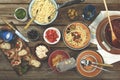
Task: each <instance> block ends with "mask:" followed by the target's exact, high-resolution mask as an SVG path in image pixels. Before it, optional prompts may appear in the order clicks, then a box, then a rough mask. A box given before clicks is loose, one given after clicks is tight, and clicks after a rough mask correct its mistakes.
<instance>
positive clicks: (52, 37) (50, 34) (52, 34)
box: [43, 27, 61, 44]
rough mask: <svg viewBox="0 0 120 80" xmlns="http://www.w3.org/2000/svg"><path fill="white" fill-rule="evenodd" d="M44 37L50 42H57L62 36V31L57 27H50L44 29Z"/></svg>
mask: <svg viewBox="0 0 120 80" xmlns="http://www.w3.org/2000/svg"><path fill="white" fill-rule="evenodd" d="M43 38H44V40H45V41H46V42H47V43H48V44H56V43H58V42H59V40H60V38H61V33H60V31H59V29H57V28H55V27H49V28H47V29H46V30H45V31H44V33H43Z"/></svg>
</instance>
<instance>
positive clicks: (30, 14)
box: [28, 0, 58, 25]
mask: <svg viewBox="0 0 120 80" xmlns="http://www.w3.org/2000/svg"><path fill="white" fill-rule="evenodd" d="M34 2H35V0H32V1H31V3H30V5H29V9H28V13H29V16H30V18H32V17H33V16H32V13H31V9H32V6H33V4H34ZM51 2H52V3H53V4H54V5H55V7H56V9H57V8H58V5H57V4H56V2H55V0H51ZM55 13H56V14H55V16H54V18H53V19H52V20H51V21H50V22H48V23H44V24H43V23H40V22H38V21H37V20H34V22H35V23H37V24H38V25H48V24H50V23H52V22H53V21H54V20H55V19H56V17H57V15H58V11H56V12H55ZM39 16H40V15H39Z"/></svg>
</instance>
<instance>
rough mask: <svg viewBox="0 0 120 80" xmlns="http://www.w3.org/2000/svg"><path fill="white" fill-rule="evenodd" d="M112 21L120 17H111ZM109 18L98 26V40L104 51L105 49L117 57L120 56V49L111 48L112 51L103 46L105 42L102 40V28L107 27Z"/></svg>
mask: <svg viewBox="0 0 120 80" xmlns="http://www.w3.org/2000/svg"><path fill="white" fill-rule="evenodd" d="M110 18H111V20H113V19H116V18H120V16H119V15H111V16H110ZM107 20H108V19H107V17H106V18H104V19H103V20H102V21H101V22H100V23H99V25H98V26H97V29H96V40H97V41H98V44H99V45H100V47H101V48H102V49H104V50H105V51H107V52H109V53H110V54H115V55H119V54H120V49H116V48H113V47H112V48H110V50H107V48H106V47H105V46H104V45H103V44H102V42H103V41H104V40H103V39H102V38H101V36H100V35H101V30H102V28H103V27H104V26H105V24H106V22H107Z"/></svg>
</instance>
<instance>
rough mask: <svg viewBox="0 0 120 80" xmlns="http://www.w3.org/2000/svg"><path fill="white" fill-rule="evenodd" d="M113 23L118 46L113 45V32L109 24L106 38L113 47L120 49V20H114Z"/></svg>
mask: <svg viewBox="0 0 120 80" xmlns="http://www.w3.org/2000/svg"><path fill="white" fill-rule="evenodd" d="M111 22H112V27H113V31H114V33H115V35H116V37H117V41H116V44H114V45H113V43H112V38H111V30H110V26H109V24H107V26H106V29H105V38H106V40H107V42H108V43H109V44H110V45H111V46H114V47H116V48H119V49H120V18H118V19H114V20H112V21H111Z"/></svg>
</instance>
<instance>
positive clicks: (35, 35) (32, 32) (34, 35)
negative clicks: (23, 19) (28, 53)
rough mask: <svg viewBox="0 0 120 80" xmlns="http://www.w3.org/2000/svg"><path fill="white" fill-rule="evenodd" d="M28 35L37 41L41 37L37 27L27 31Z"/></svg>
mask: <svg viewBox="0 0 120 80" xmlns="http://www.w3.org/2000/svg"><path fill="white" fill-rule="evenodd" d="M27 36H28V38H29V39H30V40H31V41H37V40H38V39H39V36H40V35H39V32H38V31H37V30H35V29H32V30H30V31H28V32H27Z"/></svg>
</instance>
